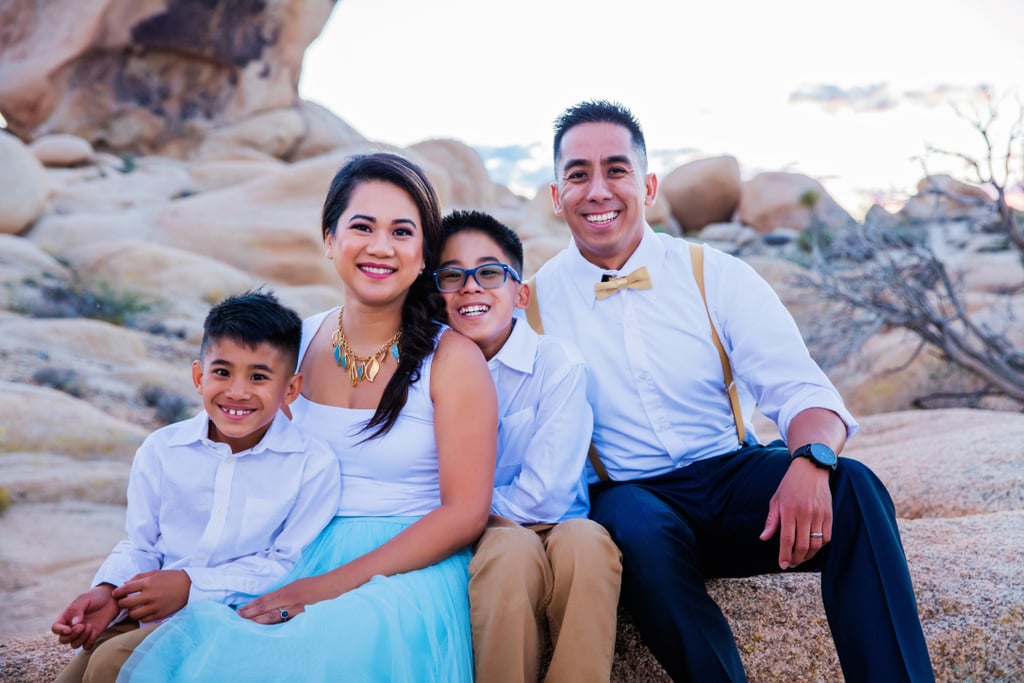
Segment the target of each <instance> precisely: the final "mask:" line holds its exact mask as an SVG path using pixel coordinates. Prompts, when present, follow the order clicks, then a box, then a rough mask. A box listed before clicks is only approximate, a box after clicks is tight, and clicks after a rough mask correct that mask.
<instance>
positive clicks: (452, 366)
mask: <svg viewBox="0 0 1024 683" xmlns="http://www.w3.org/2000/svg"><path fill="white" fill-rule="evenodd" d="M432 366H433V367H432V368H431V373H432V374H433V375H434V376H436V375H437V374H438V373H441V374H442V375H443V374H446V373H456V372H464V371H465V370H466V369H471V368H474V367H481V368H483V369H484V371H485V372H487V362H486V361H485V360H484V354H483V352H482V351H480V347H479V346H477V345H476V342H474V341H473V340H472V339H470V338H469V337H466V336H463V335H462V334H459V333H458V332H456V331H455V330H453V329H452V328H450V327H448V326H447V325H445V326H444V327H443V328H442V329H441V332H440V333H439V334H438V339H437V346H436V348H435V349H434V360H433V363H432Z"/></svg>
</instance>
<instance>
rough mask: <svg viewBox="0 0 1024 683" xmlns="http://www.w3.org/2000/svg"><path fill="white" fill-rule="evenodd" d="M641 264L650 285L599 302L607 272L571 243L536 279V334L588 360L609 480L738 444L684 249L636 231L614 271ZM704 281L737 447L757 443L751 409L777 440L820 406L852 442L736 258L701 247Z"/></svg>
mask: <svg viewBox="0 0 1024 683" xmlns="http://www.w3.org/2000/svg"><path fill="white" fill-rule="evenodd" d="M641 266H646V267H647V269H648V271H649V272H650V275H651V282H652V288H651V289H649V290H635V289H623V290H620V291H618V292H616V293H614V294H612V295H611V296H610V297H608V298H607V299H605V300H603V301H598V300H597V298H596V297H595V296H594V284H595V283H596V282H598V281H600V279H601V276H602V275H603V274H604V273H606V272H609V271H605V270H602V269H601V268H599V267H597V266H595V265H594V264H592V263H590V262H589V261H587V260H586V259H584V258H583V256H582V255H581V254H580V252H579V249H578V248H577V247H576V245H575V243H572V244H570V245H569V247H568V248H566V249H565V250H564V251H562V252H560V253H558V254H557V255H555V256H554V257H553V258H552V259H551V260H549V261H548V262H547V263H546V264H545V265H544V266H543V267H542V268H541V269H540V271H538V273H537V276H536V286H537V293H538V303H539V305H540V313H541V319H542V320H543V324H544V332H545V334H548V335H553V336H556V337H561V338H564V339H568V340H570V341H572V342H574V343H575V344H576V345H577V346H578V347H579V349H580V351H581V352H582V353H583V356H584V358H585V359H586V361H587V365H588V369H589V377H590V382H589V385H588V388H587V397H588V399H589V401H590V404H591V406H592V407H593V409H594V444H595V446H596V447H597V450H598V452H599V453H600V455H601V460H602V462H603V463H604V465H605V467H606V468H607V470H608V473H609V476H610V477H611V478H612V479H614V480H631V479H637V478H642V477H649V476H655V475H658V474H664V473H666V472H670V471H672V470H674V469H676V468H678V467H683V466H685V465H688V464H690V463H692V462H695V461H697V460H702V459H704V458H709V457H712V456H716V455H722V454H725V453H728V452H731V451H733V450H735V449H736V448H737V447H738V440H737V436H736V429H735V424H734V421H733V415H732V411H731V409H730V406H729V399H728V395H727V394H726V392H725V388H724V382H723V379H722V366H721V362H720V360H719V357H718V352H717V350H716V349H715V346H714V343H713V342H712V340H711V331H710V328H709V326H708V318H707V313H706V312H705V310H704V304H703V302H702V301H701V295H700V290H698V288H697V283H696V281H695V280H694V278H693V267H692V265H691V262H690V252H689V246H688V243H687V242H686V241H684V240H681V239H678V238H675V237H671V236H669V235H665V234H658V233H655V232H654V231H653V230H652V229H651V228H650V227H649V226H645V228H644V234H643V238H642V240H641V242H640V245H639V246H638V247H637V249H636V251H635V252H634V253H633V255H632V256H630V258H629V260H628V261H627V262H626V264H625V265H624V266H623V267H622V269H621V270H620V271H617V272H615V273H614V274H615V275H626V274H629V273H631V272H633V271H634V270H636V269H637V268H639V267H641ZM704 282H705V290H706V292H707V297H708V306H709V308H710V311H711V316H712V318H713V319H714V323H715V327H716V329H717V330H718V334H719V336H720V337H721V340H722V344H723V345H724V347H725V350H726V352H727V353H728V355H729V359H730V361H731V362H732V368H733V375H734V377H735V378H736V383H737V387H738V390H739V395H740V402H741V404H742V408H743V416H744V424H745V427H746V431H747V434H748V441H749V440H751V439H756V435H755V434H754V431H753V428H752V426H751V424H750V422H749V419H750V416H751V415H752V414H753V411H754V406H755V404H756V405H757V406H758V407H759V408H760V410H761V412H762V413H763V414H764V415H766V416H767V417H768V418H770V419H771V420H773V421H774V422H775V423H776V424H777V425H778V427H779V431H780V433H781V434H783V435H785V434H786V433H787V430H788V429H789V423H790V421H791V420H792V419H793V417H794V416H795V415H796V414H798V413H800V412H801V411H803V410H806V409H808V408H813V407H820V408H827V409H829V410H832V411H834V412H835V413H837V414H838V415H839V416H840V418H842V420H843V421H844V422H845V423H846V426H847V434H848V436H852V435H853V433H854V432H855V431H856V428H857V423H856V421H855V420H854V419H853V416H852V415H850V413H849V412H848V411H847V410H846V408H845V407H844V405H843V401H842V398H841V397H840V396H839V393H838V392H837V391H836V389H835V387H834V386H833V385H832V383H831V382H830V381H829V380H828V378H827V377H826V376H825V374H824V373H823V372H822V371H821V369H820V368H819V367H818V365H817V364H816V363H815V362H814V360H813V359H812V358H811V357H810V354H809V353H808V352H807V347H806V346H805V344H804V342H803V338H802V337H801V336H800V331H799V330H798V329H797V326H796V323H795V322H794V321H793V318H792V316H791V315H790V314H789V311H787V310H786V308H785V306H784V305H783V304H782V302H781V301H780V300H779V298H778V296H777V295H776V293H775V292H774V290H772V288H771V286H770V285H769V284H768V283H767V282H765V280H764V279H763V278H761V276H759V275H758V274H757V273H756V272H755V271H754V269H753V268H751V267H750V266H749V265H747V264H746V263H744V262H743V261H741V260H739V259H737V258H735V257H733V256H729V255H728V254H725V253H723V252H721V251H718V250H716V249H712V248H711V247H707V246H705V247H704ZM588 471H589V478H590V481H592V482H593V481H597V475H596V474H595V473H594V472H593V469H592V468H589V467H588Z"/></svg>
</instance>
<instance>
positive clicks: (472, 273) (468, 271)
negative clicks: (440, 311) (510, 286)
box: [431, 261, 523, 294]
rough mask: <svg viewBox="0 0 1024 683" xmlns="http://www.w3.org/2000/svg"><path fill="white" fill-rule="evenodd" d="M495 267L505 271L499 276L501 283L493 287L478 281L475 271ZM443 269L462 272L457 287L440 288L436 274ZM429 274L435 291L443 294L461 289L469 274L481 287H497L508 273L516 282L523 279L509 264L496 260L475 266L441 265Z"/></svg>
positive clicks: (504, 280) (503, 282)
mask: <svg viewBox="0 0 1024 683" xmlns="http://www.w3.org/2000/svg"><path fill="white" fill-rule="evenodd" d="M495 267H497V268H501V270H502V271H503V272H504V273H505V276H504V277H503V278H501V283H500V284H497V285H495V286H493V287H488V286H487V285H485V284H483V283H482V282H480V279H479V278H478V277H477V276H476V273H477V271H478V270H480V269H482V268H495ZM444 270H458V271H460V272H461V273H462V282H460V283H459V286H458V287H456V288H455V289H442V288H441V282H440V281H439V280H438V279H437V275H438V273H440V272H441V271H444ZM431 275H432V276H433V278H434V286H435V287H437V291H439V292H442V293H445V294H450V293H452V292H457V291H459V290H460V289H462V288H463V287H465V286H466V283H467V282H469V278H470V276H472V278H473V282H475V283H476V284H477V285H478V286H480V287H481V288H482V289H498V288H499V287H502V286H504V284H505V283H506V282H508V276H509V275H511V276H512V279H513V280H515V281H516V282H519V283H521V282H522V281H523V278H522V277H520V275H519V273H517V272H516V269H515V268H513V267H512V266H510V265H508V264H507V263H500V262H498V261H494V262H492V263H481V264H480V265H479V266H477V267H476V268H459V267H458V266H441V267H440V268H438V269H436V270H434V272H432V273H431Z"/></svg>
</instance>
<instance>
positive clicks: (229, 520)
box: [93, 411, 340, 606]
mask: <svg viewBox="0 0 1024 683" xmlns="http://www.w3.org/2000/svg"><path fill="white" fill-rule="evenodd" d="M208 430H209V417H208V415H207V414H206V412H205V411H203V412H201V413H200V414H198V415H196V416H195V417H194V418H191V419H189V420H185V421H183V422H178V423H175V424H172V425H168V426H167V427H164V428H162V429H159V430H157V431H155V432H153V433H152V434H150V435H149V437H147V438H146V440H145V441H144V442H143V444H142V446H140V447H139V449H138V451H137V452H136V454H135V459H134V461H133V462H132V469H131V475H130V477H129V480H128V508H127V519H126V522H125V531H126V532H127V534H128V538H127V540H124V541H121V542H120V543H118V544H117V546H116V547H115V548H114V550H113V551H112V552H111V553H110V555H109V557H107V559H106V561H105V562H104V563H103V564H102V566H101V567H100V569H99V571H98V572H97V573H96V576H95V578H94V579H93V585H94V586H95V585H98V584H100V583H110V584H112V585H114V586H119V585H121V584H123V583H124V582H126V581H128V580H129V579H131V578H132V577H133V576H135V575H136V574H139V573H141V572H145V571H150V570H154V569H183V570H184V571H185V572H186V573H187V574H188V575H189V578H190V579H191V581H192V588H191V591H190V593H189V602H192V601H195V600H215V601H217V602H222V603H225V604H227V605H232V606H235V605H240V604H243V603H245V602H248V601H250V600H252V599H253V598H255V597H257V596H259V595H260V594H262V593H264V592H266V591H267V590H269V589H271V588H273V587H274V586H275V585H276V584H277V583H278V582H279V581H280V580H281V579H282V578H283V577H284V576H285V575H286V574H287V573H288V572H289V571H290V570H291V568H292V566H293V565H294V564H295V561H296V560H297V559H298V557H299V555H300V553H301V552H302V549H303V548H304V547H305V546H306V545H308V544H309V543H310V542H311V541H312V540H313V539H315V538H316V536H317V535H318V534H319V533H320V531H321V530H322V529H323V528H324V526H326V524H327V522H329V521H330V520H331V519H332V518H333V517H334V514H335V512H336V511H337V508H338V497H339V495H340V476H339V473H338V462H337V458H335V456H334V454H333V453H332V452H331V450H330V449H329V448H327V446H326V445H324V444H323V443H322V442H320V441H318V440H315V439H311V438H309V437H308V436H306V435H305V434H303V433H302V432H301V431H299V429H298V428H297V427H295V426H294V425H293V424H292V423H291V422H290V421H289V420H288V418H287V417H285V415H284V413H281V412H278V414H277V416H276V417H275V418H274V422H273V423H272V424H271V426H270V429H269V430H267V433H266V434H265V435H264V436H263V439H261V440H260V442H259V443H258V444H256V445H255V446H254V447H253V448H251V449H249V450H246V451H242V452H239V453H232V452H231V448H230V447H229V446H228V445H227V444H224V443H218V442H214V441H211V440H210V439H209V438H208Z"/></svg>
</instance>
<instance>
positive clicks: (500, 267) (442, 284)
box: [434, 263, 522, 292]
mask: <svg viewBox="0 0 1024 683" xmlns="http://www.w3.org/2000/svg"><path fill="white" fill-rule="evenodd" d="M510 275H511V276H512V279H513V280H515V281H516V282H522V279H520V277H519V274H518V273H516V271H515V270H513V269H512V267H511V266H506V265H505V264H504V263H485V264H483V265H482V266H477V267H476V268H456V267H455V266H446V267H444V268H438V269H437V270H435V271H434V284H435V285H437V288H438V290H440V291H442V292H457V291H459V290H460V289H462V288H463V287H464V286H465V285H466V282H468V281H469V277H470V276H473V279H474V280H476V283H477V284H478V285H480V286H481V287H483V288H484V289H497V288H498V287H501V286H502V285H503V284H505V280H507V279H508V277H509V276H510Z"/></svg>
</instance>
